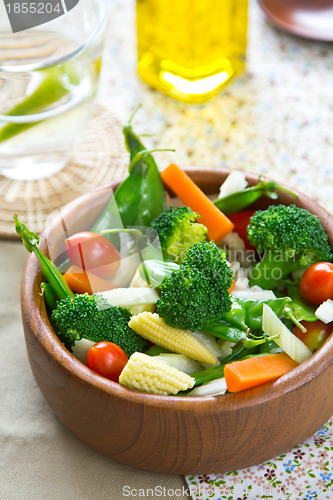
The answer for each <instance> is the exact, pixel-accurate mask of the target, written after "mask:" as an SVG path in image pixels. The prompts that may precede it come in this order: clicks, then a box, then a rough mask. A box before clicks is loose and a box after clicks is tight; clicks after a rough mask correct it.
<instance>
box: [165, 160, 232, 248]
mask: <svg viewBox="0 0 333 500" xmlns="http://www.w3.org/2000/svg"><path fill="white" fill-rule="evenodd" d="M161 177H162V179H163V181H164V182H165V184H166V185H167V186H168V187H169V188H170V189H172V191H173V192H174V193H175V194H176V195H177V196H178V197H179V198H180V199H181V200H182V202H183V203H184V205H186V206H188V207H190V209H191V210H193V212H197V213H198V214H199V215H200V221H199V222H200V223H201V224H204V225H205V226H206V227H207V229H208V238H209V239H210V240H213V241H215V243H219V242H220V241H221V240H222V239H223V238H225V236H227V234H229V233H230V232H231V231H232V230H233V228H234V224H233V223H232V222H231V220H229V219H228V217H226V216H225V215H224V214H223V213H222V212H221V211H220V210H219V209H218V208H217V207H216V206H215V205H214V203H213V202H212V201H211V200H210V199H209V198H208V197H207V196H206V195H205V193H203V192H202V191H201V189H200V188H199V187H198V186H197V185H196V184H195V183H194V182H193V181H192V179H190V177H189V176H188V175H187V174H186V173H185V172H183V170H181V169H180V168H179V167H177V165H175V164H173V163H172V164H171V165H169V166H168V167H167V168H166V169H165V170H163V172H161Z"/></svg>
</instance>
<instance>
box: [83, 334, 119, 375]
mask: <svg viewBox="0 0 333 500" xmlns="http://www.w3.org/2000/svg"><path fill="white" fill-rule="evenodd" d="M127 361H128V357H127V355H126V353H125V352H124V351H123V350H122V348H121V347H119V346H118V345H117V344H114V343H113V342H108V341H103V342H97V344H94V345H93V346H92V347H90V349H89V351H88V354H87V366H88V368H90V369H91V370H94V372H96V373H98V374H99V375H102V376H103V377H105V378H108V379H109V380H113V381H114V382H118V381H119V376H120V374H121V372H122V370H123V368H124V367H125V365H126V363H127Z"/></svg>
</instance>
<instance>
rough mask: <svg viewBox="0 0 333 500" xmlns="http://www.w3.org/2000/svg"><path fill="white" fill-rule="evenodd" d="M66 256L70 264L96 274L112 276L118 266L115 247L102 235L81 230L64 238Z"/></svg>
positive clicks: (118, 259) (118, 258)
mask: <svg viewBox="0 0 333 500" xmlns="http://www.w3.org/2000/svg"><path fill="white" fill-rule="evenodd" d="M66 252H67V257H68V258H69V260H70V261H71V263H72V264H75V265H76V266H79V267H80V268H82V269H83V270H84V271H92V272H93V273H94V274H96V275H97V276H102V277H110V276H113V275H114V274H115V273H116V271H117V270H118V268H119V266H120V255H119V253H118V251H117V249H116V248H115V247H114V246H113V245H112V243H110V242H109V240H107V239H106V238H104V236H101V235H100V234H96V233H92V232H90V231H82V232H81V233H76V234H73V236H70V237H69V238H67V239H66Z"/></svg>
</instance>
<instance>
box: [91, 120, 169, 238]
mask: <svg viewBox="0 0 333 500" xmlns="http://www.w3.org/2000/svg"><path fill="white" fill-rule="evenodd" d="M124 135H125V141H126V145H127V147H128V148H129V149H130V158H131V160H130V164H129V175H128V177H126V179H125V180H124V181H123V182H122V183H121V184H120V185H119V186H118V188H117V189H116V191H115V193H114V198H113V197H112V198H111V199H110V200H109V202H108V204H107V205H106V207H105V208H104V210H103V212H102V214H101V215H100V216H99V218H98V219H97V221H96V222H95V223H94V225H93V226H92V228H91V231H93V232H100V231H102V230H104V229H108V228H111V227H113V226H114V223H113V221H114V220H115V218H116V217H118V216H119V215H120V217H121V220H122V224H123V226H124V227H128V226H150V224H151V222H152V221H153V219H155V218H156V217H157V216H158V215H159V214H160V213H161V212H163V210H165V208H166V205H165V195H164V186H163V182H162V179H161V176H160V173H159V171H158V168H157V165H156V163H155V160H154V158H153V156H152V154H151V153H152V152H153V151H147V150H146V149H145V148H144V146H143V144H142V143H141V141H140V139H139V138H138V137H137V136H136V135H135V134H134V132H133V130H132V127H131V125H130V124H128V125H127V126H126V127H125V128H124ZM155 151H156V150H155ZM115 202H116V203H115Z"/></svg>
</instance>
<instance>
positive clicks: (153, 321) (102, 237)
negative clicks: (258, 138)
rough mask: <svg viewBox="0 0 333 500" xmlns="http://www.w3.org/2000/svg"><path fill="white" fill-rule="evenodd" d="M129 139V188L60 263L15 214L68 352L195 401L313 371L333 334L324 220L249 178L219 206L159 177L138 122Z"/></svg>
mask: <svg viewBox="0 0 333 500" xmlns="http://www.w3.org/2000/svg"><path fill="white" fill-rule="evenodd" d="M124 135H125V141H126V146H127V148H128V150H129V153H130V165H129V175H128V177H127V178H126V179H125V180H124V181H123V182H121V183H120V184H119V185H118V187H117V188H116V190H115V191H114V193H112V195H111V197H110V199H109V201H108V203H107V204H106V206H105V207H104V208H103V210H101V211H100V213H99V214H98V217H97V218H96V219H95V220H94V221H93V223H90V224H89V226H85V227H82V228H81V229H80V231H76V230H72V229H71V228H68V227H66V229H65V230H64V235H63V242H62V243H63V246H62V248H64V249H65V251H63V252H60V255H56V254H55V253H54V252H53V254H52V255H51V253H52V252H50V249H49V256H46V255H45V254H44V253H42V252H41V250H40V249H39V247H38V241H39V238H38V236H37V235H36V234H34V233H33V232H31V231H29V229H28V228H27V227H26V226H25V225H24V224H21V223H20V221H19V218H18V216H17V215H15V216H14V218H15V224H16V230H17V233H18V234H19V235H20V236H21V238H22V240H23V242H24V244H25V246H26V248H27V249H28V251H30V252H34V253H35V254H36V256H37V257H38V259H39V261H40V265H41V269H42V273H43V282H42V283H41V293H42V294H43V297H44V299H45V302H46V306H47V312H48V316H49V319H50V323H51V325H52V327H53V329H54V332H55V333H56V335H57V336H58V338H59V339H60V341H61V342H62V344H63V345H64V347H65V348H67V349H68V350H69V351H70V352H71V353H72V354H73V355H74V356H75V357H76V358H77V359H78V360H79V361H81V362H82V363H84V364H86V365H87V366H88V368H90V369H91V370H93V371H94V372H96V373H98V374H99V375H101V376H103V377H106V378H107V379H110V380H112V381H114V382H116V383H119V384H121V385H122V386H124V387H128V388H130V389H134V390H137V391H143V392H145V393H150V394H157V395H176V394H177V395H179V396H184V397H188V396H211V395H220V394H224V393H225V392H228V393H230V392H239V391H243V390H247V389H249V388H252V387H255V386H259V385H261V384H264V383H266V382H269V381H272V380H275V379H277V378H279V377H280V376H282V375H284V374H286V373H287V372H289V371H291V370H293V369H295V368H296V367H297V366H298V365H299V364H300V363H302V362H303V361H305V360H307V359H308V358H309V357H310V356H311V355H312V353H313V352H314V351H316V350H317V349H319V348H320V347H321V345H322V344H323V343H324V342H325V341H326V340H327V339H328V337H329V335H330V333H331V332H332V329H333V263H332V248H331V246H330V244H329V240H328V236H327V234H326V232H325V229H324V227H323V225H322V223H321V221H320V220H319V218H318V217H317V216H316V215H314V214H312V213H311V212H310V211H308V210H307V209H305V208H302V207H300V206H297V204H296V203H291V204H289V205H285V204H282V203H280V202H279V193H281V192H287V193H288V195H289V196H290V197H291V199H293V198H294V200H295V202H296V201H297V195H296V194H294V193H292V192H290V191H288V190H286V189H285V188H284V187H282V186H279V185H278V184H276V183H275V182H273V181H269V180H264V179H259V180H258V182H257V183H256V184H254V185H251V186H249V185H248V183H247V180H246V176H245V174H243V173H242V172H239V171H235V172H231V173H230V174H229V175H228V176H227V177H226V179H225V181H224V182H223V183H222V184H221V186H220V189H219V193H218V195H216V196H208V195H206V194H205V193H204V192H203V191H202V190H201V189H200V188H199V187H198V186H197V185H196V184H195V182H194V181H193V180H192V179H191V178H190V176H189V175H188V174H187V173H186V172H185V171H183V170H182V169H180V168H179V167H178V166H177V165H175V164H171V165H169V166H168V167H167V168H166V169H165V170H164V171H162V172H161V173H160V172H159V170H158V168H157V166H156V163H155V161H154V158H153V156H152V152H150V151H147V150H146V149H145V147H144V145H143V144H142V142H141V140H140V139H139V137H138V136H137V135H136V134H135V133H134V131H133V128H132V126H131V123H129V124H128V125H127V126H126V127H125V128H124ZM166 190H167V191H166ZM262 198H266V200H267V199H270V200H271V201H270V204H269V205H268V206H267V207H266V208H264V209H258V208H256V204H258V203H260V200H261V199H262ZM64 225H65V224H64V223H63V228H64ZM58 253H59V252H58ZM49 257H50V258H49Z"/></svg>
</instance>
